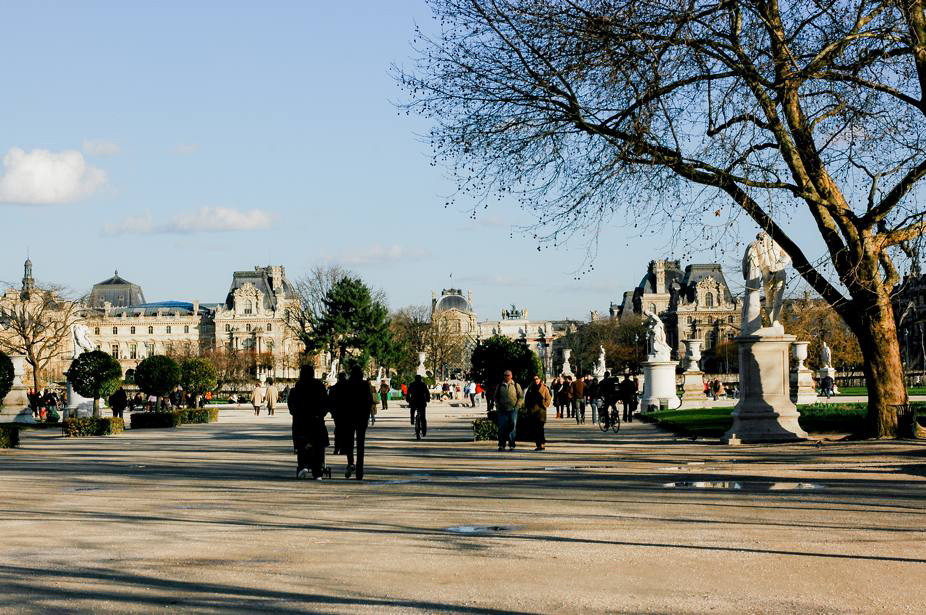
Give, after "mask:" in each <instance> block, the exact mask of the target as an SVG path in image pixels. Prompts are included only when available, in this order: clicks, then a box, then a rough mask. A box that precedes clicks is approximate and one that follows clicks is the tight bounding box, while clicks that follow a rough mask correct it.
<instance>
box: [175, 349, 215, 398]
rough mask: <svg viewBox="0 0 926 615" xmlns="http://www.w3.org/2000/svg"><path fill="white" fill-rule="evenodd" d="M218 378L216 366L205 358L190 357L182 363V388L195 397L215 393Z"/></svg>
mask: <svg viewBox="0 0 926 615" xmlns="http://www.w3.org/2000/svg"><path fill="white" fill-rule="evenodd" d="M217 379H218V376H217V372H216V369H215V365H213V364H212V362H211V361H209V360H208V359H204V358H203V357H189V358H187V359H184V360H183V361H181V362H180V386H182V387H183V390H184V391H186V392H187V393H191V394H192V395H195V396H200V395H204V394H205V393H206V391H213V390H215V387H216V382H217Z"/></svg>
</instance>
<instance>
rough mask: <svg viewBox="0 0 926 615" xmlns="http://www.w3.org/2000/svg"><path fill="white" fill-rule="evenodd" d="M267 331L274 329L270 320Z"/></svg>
mask: <svg viewBox="0 0 926 615" xmlns="http://www.w3.org/2000/svg"><path fill="white" fill-rule="evenodd" d="M267 331H268V332H270V331H273V325H272V324H270V323H269V322H268V323H267Z"/></svg>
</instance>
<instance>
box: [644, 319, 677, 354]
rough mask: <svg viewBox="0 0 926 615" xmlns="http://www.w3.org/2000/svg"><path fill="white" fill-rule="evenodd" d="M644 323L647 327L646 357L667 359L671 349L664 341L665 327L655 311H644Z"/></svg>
mask: <svg viewBox="0 0 926 615" xmlns="http://www.w3.org/2000/svg"><path fill="white" fill-rule="evenodd" d="M646 325H647V326H648V327H649V334H648V336H647V337H648V344H647V346H648V348H647V359H648V360H650V361H669V360H670V358H671V355H672V349H671V348H669V344H668V343H667V342H666V327H665V325H663V324H662V321H661V320H660V319H659V316H657V315H656V312H653V311H649V312H647V313H646Z"/></svg>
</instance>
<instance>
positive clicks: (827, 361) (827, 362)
mask: <svg viewBox="0 0 926 615" xmlns="http://www.w3.org/2000/svg"><path fill="white" fill-rule="evenodd" d="M821 354H822V355H823V367H833V351H832V350H830V347H829V345H828V344H827V343H826V342H823V350H822V351H821Z"/></svg>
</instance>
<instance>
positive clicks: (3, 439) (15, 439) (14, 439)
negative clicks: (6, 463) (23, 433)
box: [0, 425, 19, 448]
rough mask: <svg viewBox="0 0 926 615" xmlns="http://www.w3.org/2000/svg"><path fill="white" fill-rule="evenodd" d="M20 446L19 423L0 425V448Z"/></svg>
mask: <svg viewBox="0 0 926 615" xmlns="http://www.w3.org/2000/svg"><path fill="white" fill-rule="evenodd" d="M17 446H19V425H0V448H14V447H17Z"/></svg>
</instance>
